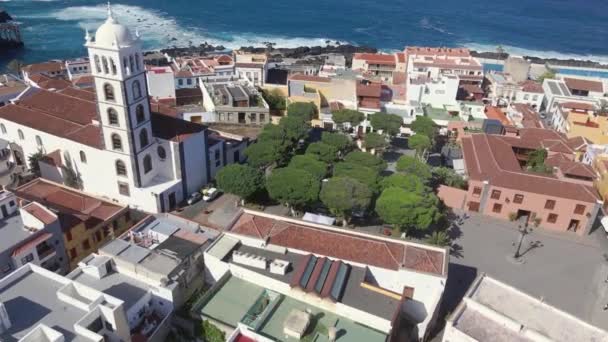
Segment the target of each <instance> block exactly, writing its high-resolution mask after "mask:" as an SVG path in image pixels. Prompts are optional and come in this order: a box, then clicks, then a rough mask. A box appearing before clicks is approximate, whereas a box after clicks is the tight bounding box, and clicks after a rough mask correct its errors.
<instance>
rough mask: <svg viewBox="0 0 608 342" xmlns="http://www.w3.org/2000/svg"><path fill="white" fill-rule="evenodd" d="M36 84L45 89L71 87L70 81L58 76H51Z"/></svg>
mask: <svg viewBox="0 0 608 342" xmlns="http://www.w3.org/2000/svg"><path fill="white" fill-rule="evenodd" d="M38 86H39V87H40V88H42V89H47V90H62V89H65V88H67V87H71V86H72V83H71V82H70V81H67V80H64V79H60V78H51V79H49V80H45V81H41V82H39V83H38Z"/></svg>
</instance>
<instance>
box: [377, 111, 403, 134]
mask: <svg viewBox="0 0 608 342" xmlns="http://www.w3.org/2000/svg"><path fill="white" fill-rule="evenodd" d="M370 123H371V125H372V127H374V130H379V129H381V130H382V132H384V134H387V135H390V136H392V135H395V134H398V133H399V129H400V128H401V125H402V124H403V118H402V117H400V116H399V115H396V114H387V113H376V114H374V115H372V116H371V119H370Z"/></svg>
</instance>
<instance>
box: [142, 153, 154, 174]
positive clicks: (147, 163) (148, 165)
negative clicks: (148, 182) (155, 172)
mask: <svg viewBox="0 0 608 342" xmlns="http://www.w3.org/2000/svg"><path fill="white" fill-rule="evenodd" d="M150 171H152V157H150V155H149V154H147V155H146V156H145V157H144V173H148V172H150Z"/></svg>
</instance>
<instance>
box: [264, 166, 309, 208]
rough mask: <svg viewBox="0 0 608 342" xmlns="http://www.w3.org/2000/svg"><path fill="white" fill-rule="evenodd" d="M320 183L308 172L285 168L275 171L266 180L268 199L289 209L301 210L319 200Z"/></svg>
mask: <svg viewBox="0 0 608 342" xmlns="http://www.w3.org/2000/svg"><path fill="white" fill-rule="evenodd" d="M319 188H320V182H319V180H318V179H316V178H315V177H313V175H311V174H310V173H309V172H307V171H304V170H298V169H294V168H292V167H286V168H282V169H275V170H274V171H273V172H272V174H271V175H270V176H269V177H268V179H267V180H266V190H268V194H269V195H270V197H271V198H272V199H274V200H276V201H279V202H280V203H283V204H287V205H288V206H289V207H290V208H301V207H303V206H305V205H307V204H310V203H312V202H314V201H316V200H317V199H318V198H319Z"/></svg>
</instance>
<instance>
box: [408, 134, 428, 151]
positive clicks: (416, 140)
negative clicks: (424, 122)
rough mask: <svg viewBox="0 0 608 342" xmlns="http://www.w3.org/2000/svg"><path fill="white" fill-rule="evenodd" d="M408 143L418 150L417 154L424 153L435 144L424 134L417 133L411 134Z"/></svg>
mask: <svg viewBox="0 0 608 342" xmlns="http://www.w3.org/2000/svg"><path fill="white" fill-rule="evenodd" d="M407 144H408V146H409V148H413V149H414V150H416V154H418V155H422V153H423V152H424V151H426V150H429V149H430V148H431V147H432V146H433V143H432V142H431V139H430V138H429V137H427V136H426V135H424V134H415V135H413V136H411V137H410V138H409V139H408V141H407Z"/></svg>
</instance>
